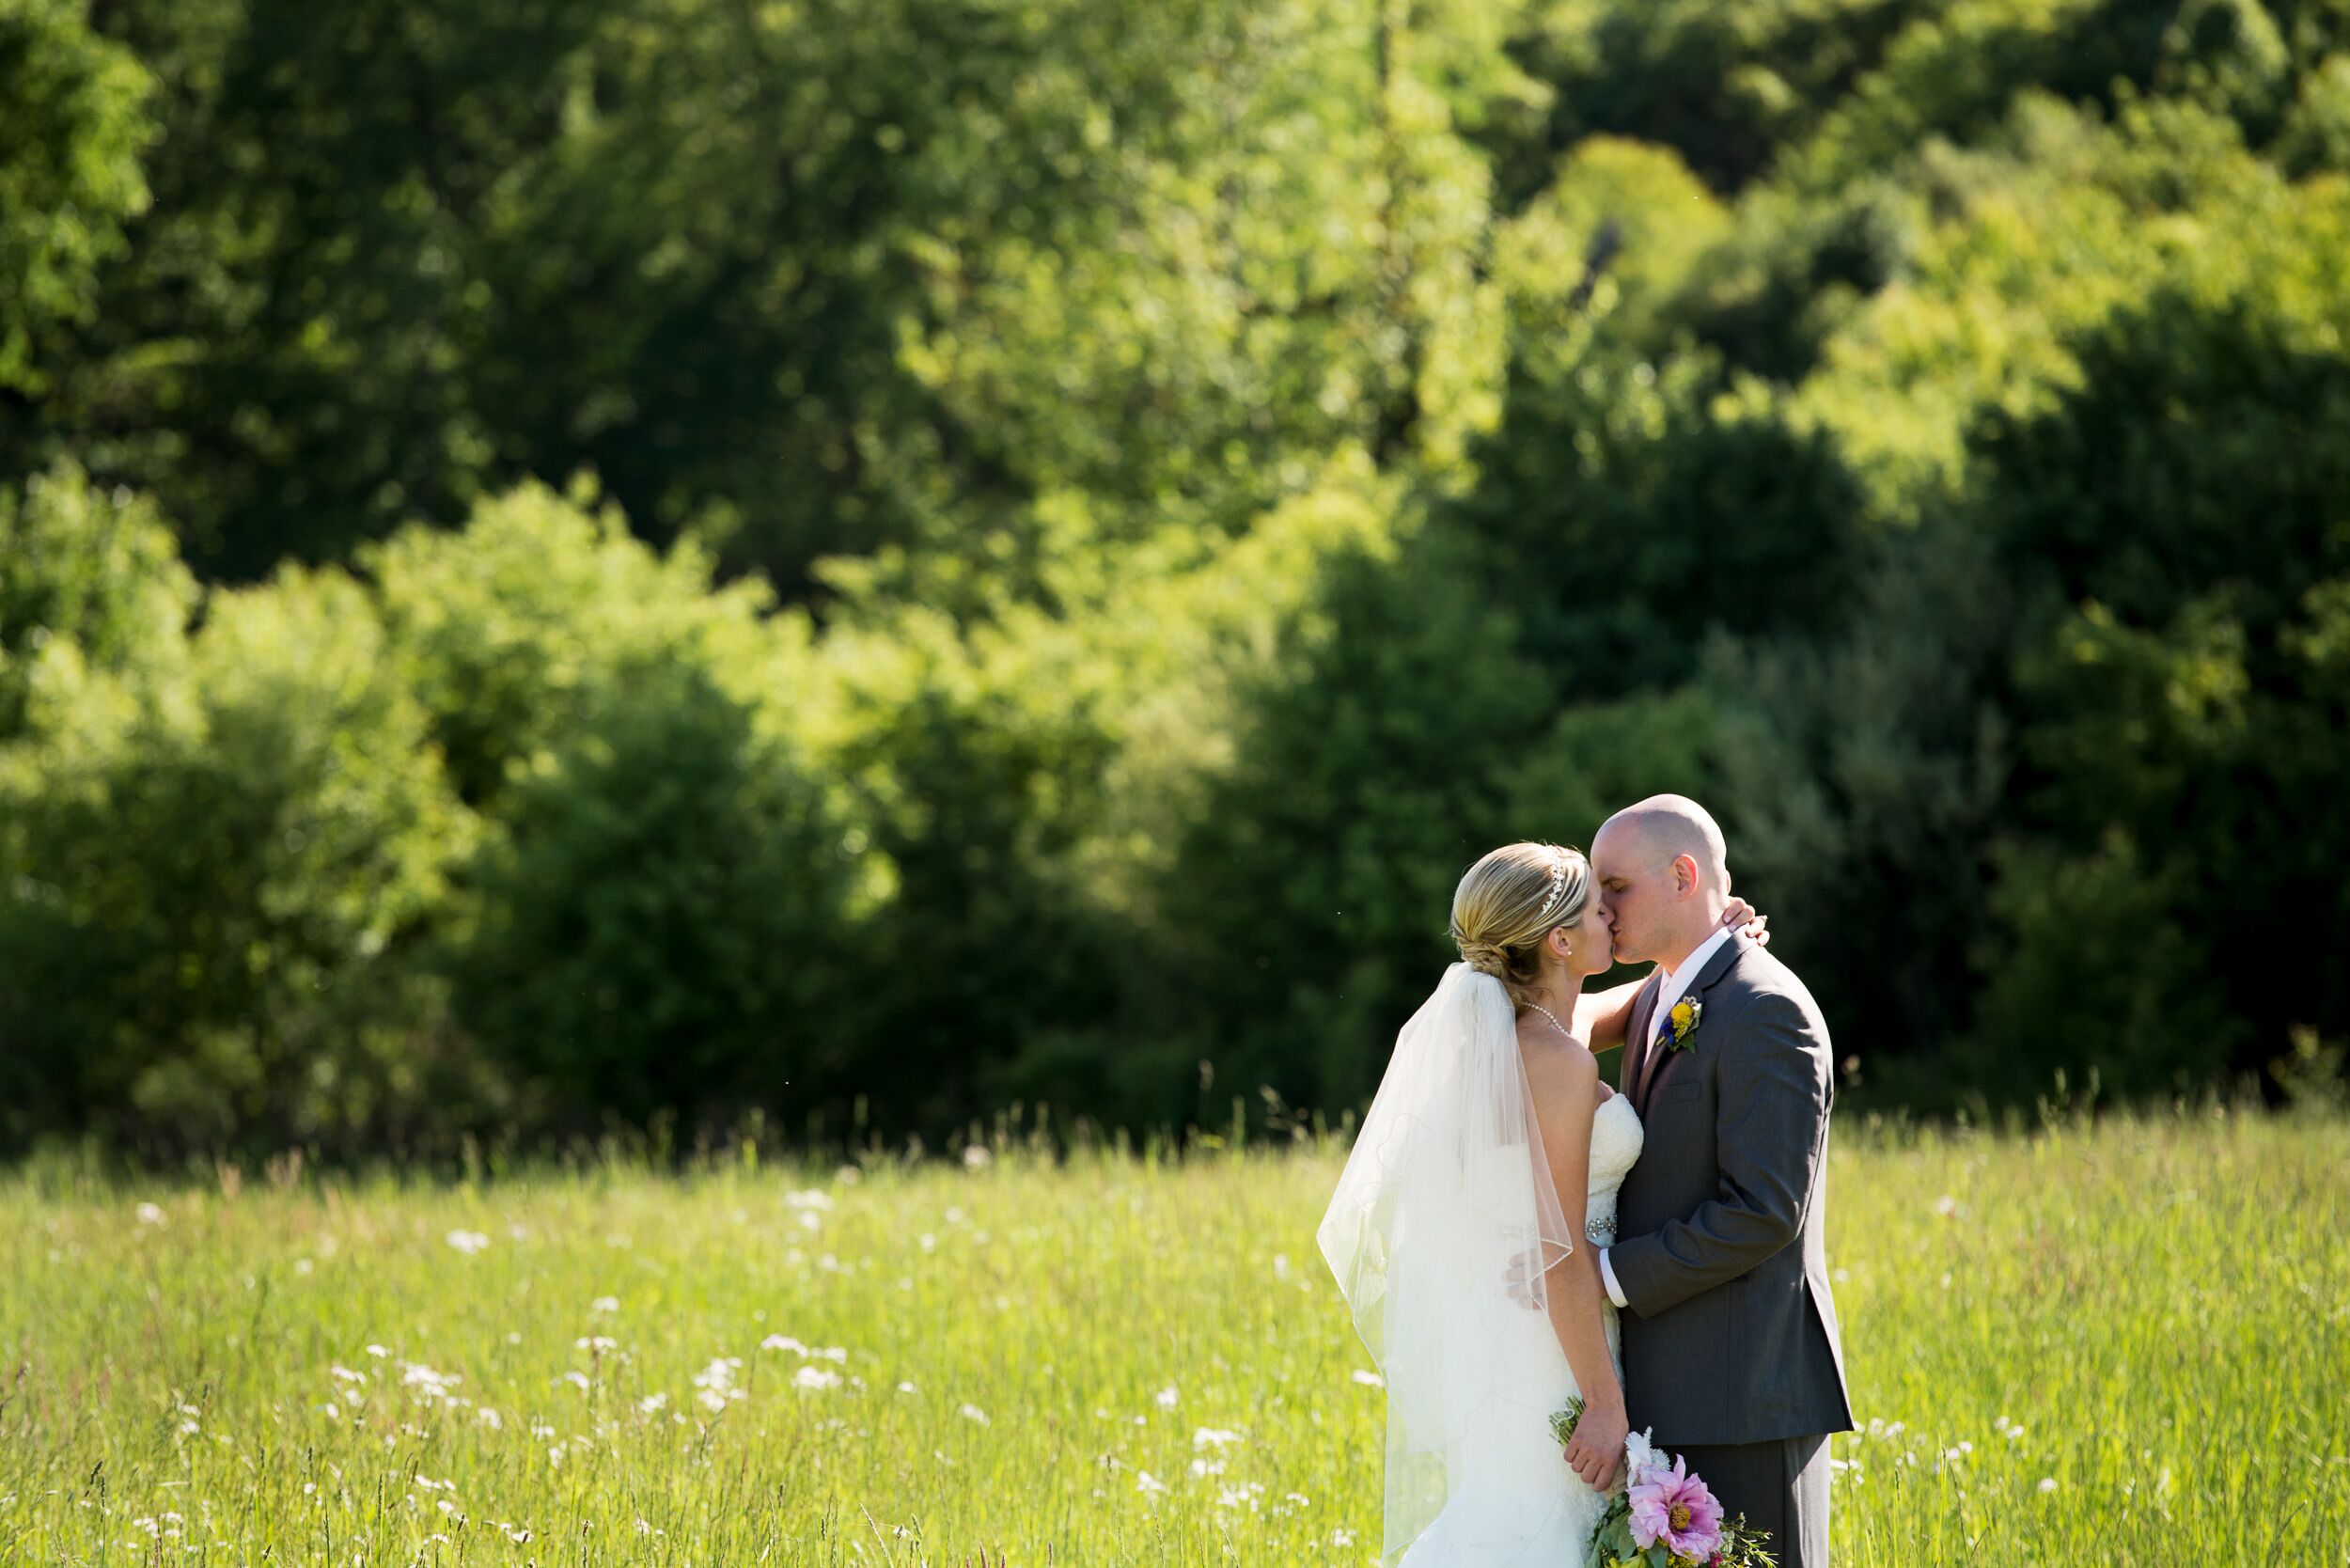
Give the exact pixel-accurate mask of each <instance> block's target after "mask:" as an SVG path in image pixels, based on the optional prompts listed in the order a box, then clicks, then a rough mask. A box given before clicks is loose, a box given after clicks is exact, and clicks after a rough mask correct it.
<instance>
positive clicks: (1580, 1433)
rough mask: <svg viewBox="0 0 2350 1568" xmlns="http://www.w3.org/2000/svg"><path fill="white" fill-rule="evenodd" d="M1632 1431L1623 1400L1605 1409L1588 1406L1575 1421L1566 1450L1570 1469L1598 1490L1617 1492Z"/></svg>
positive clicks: (1586, 1483)
mask: <svg viewBox="0 0 2350 1568" xmlns="http://www.w3.org/2000/svg"><path fill="white" fill-rule="evenodd" d="M1631 1432H1632V1423H1631V1421H1629V1420H1628V1419H1625V1416H1624V1410H1623V1402H1622V1400H1621V1399H1619V1400H1617V1401H1615V1402H1614V1403H1612V1404H1609V1405H1607V1406H1606V1407H1605V1408H1602V1407H1601V1406H1600V1405H1598V1404H1596V1403H1593V1404H1589V1405H1586V1406H1585V1407H1584V1410H1583V1414H1582V1415H1581V1416H1580V1417H1579V1418H1577V1419H1576V1420H1575V1436H1574V1437H1573V1438H1572V1439H1570V1440H1569V1442H1568V1443H1567V1446H1566V1448H1565V1449H1564V1450H1562V1451H1563V1453H1564V1455H1565V1457H1566V1461H1567V1468H1569V1469H1571V1470H1573V1471H1574V1472H1575V1474H1576V1475H1578V1476H1581V1477H1582V1478H1583V1483H1584V1484H1585V1485H1586V1486H1589V1487H1590V1489H1591V1490H1592V1491H1594V1492H1602V1493H1606V1492H1612V1491H1614V1490H1615V1489H1616V1475H1617V1472H1618V1471H1619V1470H1620V1469H1621V1468H1622V1465H1623V1440H1624V1438H1625V1437H1626V1436H1628V1435H1631Z"/></svg>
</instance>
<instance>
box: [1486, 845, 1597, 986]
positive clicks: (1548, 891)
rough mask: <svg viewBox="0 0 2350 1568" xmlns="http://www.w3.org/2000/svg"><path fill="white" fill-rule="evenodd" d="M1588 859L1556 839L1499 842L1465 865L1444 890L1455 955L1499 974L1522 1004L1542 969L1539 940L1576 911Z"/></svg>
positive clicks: (1579, 913) (1585, 895) (1587, 887)
mask: <svg viewBox="0 0 2350 1568" xmlns="http://www.w3.org/2000/svg"><path fill="white" fill-rule="evenodd" d="M1590 892H1591V863H1590V861H1589V860H1586V859H1585V858H1584V857H1583V852H1582V851H1581V850H1577V849H1571V848H1569V847H1567V846H1566V845H1564V844H1546V843H1540V842H1527V843H1518V844H1504V845H1502V846H1501V847H1500V848H1499V849H1497V850H1495V851H1493V852H1492V853H1491V854H1489V855H1486V856H1485V857H1484V858H1483V859H1481V860H1480V861H1478V863H1477V864H1476V865H1474V866H1471V867H1470V868H1469V869H1468V870H1467V872H1466V873H1465V875H1464V876H1463V877H1462V878H1461V885H1460V886H1458V887H1455V888H1454V889H1453V890H1452V940H1453V941H1454V942H1455V943H1456V944H1457V945H1458V946H1459V947H1460V949H1461V961H1462V962H1463V963H1464V964H1467V965H1468V966H1469V967H1470V968H1472V969H1475V970H1477V971H1479V972H1480V973H1481V974H1487V975H1491V976H1493V977H1494V978H1495V979H1496V980H1499V981H1501V983H1502V986H1503V987H1504V988H1505V989H1506V990H1507V991H1508V992H1509V993H1510V1000H1511V1002H1512V1004H1513V1005H1514V1006H1516V1007H1518V1008H1519V1009H1521V1010H1523V1009H1524V1008H1525V1006H1526V997H1527V996H1528V994H1529V993H1530V992H1532V990H1533V989H1534V982H1535V980H1538V979H1539V978H1540V977H1541V974H1542V947H1541V944H1542V940H1543V937H1545V936H1547V935H1549V934H1550V933H1551V932H1552V931H1553V930H1554V929H1555V928H1557V927H1559V926H1565V925H1573V924H1574V923H1575V921H1577V920H1579V919H1581V918H1582V917H1583V905H1584V902H1585V901H1587V900H1588V899H1589V898H1590Z"/></svg>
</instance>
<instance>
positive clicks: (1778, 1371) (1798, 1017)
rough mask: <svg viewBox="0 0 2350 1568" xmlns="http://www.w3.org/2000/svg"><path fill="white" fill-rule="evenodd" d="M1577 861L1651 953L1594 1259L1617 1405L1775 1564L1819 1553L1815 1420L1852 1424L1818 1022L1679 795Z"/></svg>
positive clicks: (1830, 1099) (1610, 912)
mask: <svg viewBox="0 0 2350 1568" xmlns="http://www.w3.org/2000/svg"><path fill="white" fill-rule="evenodd" d="M1590 860H1591V870H1592V873H1593V874H1594V875H1595V876H1596V877H1597V878H1598V881H1599V886H1600V889H1601V893H1600V900H1601V913H1602V916H1603V917H1604V918H1606V921H1607V925H1608V929H1609V931H1610V932H1611V933H1613V934H1614V937H1615V944H1616V958H1617V961H1618V962H1619V963H1628V964H1645V963H1650V962H1653V963H1656V964H1661V965H1663V967H1662V968H1661V969H1660V970H1659V971H1658V972H1657V973H1656V974H1655V975H1654V976H1653V977H1651V979H1650V980H1649V981H1648V983H1647V984H1646V985H1645V986H1643V987H1642V988H1641V990H1640V993H1639V995H1638V996H1637V998H1636V999H1635V1000H1634V1002H1633V1004H1632V1017H1631V1022H1630V1025H1629V1027H1628V1029H1627V1031H1626V1033H1625V1036H1624V1041H1625V1043H1624V1053H1623V1069H1622V1083H1621V1088H1622V1091H1623V1092H1624V1093H1626V1094H1629V1095H1630V1096H1631V1097H1632V1107H1633V1109H1635V1110H1637V1111H1638V1112H1639V1114H1640V1120H1641V1121H1642V1122H1643V1123H1644V1125H1645V1127H1646V1129H1647V1139H1646V1142H1645V1143H1644V1144H1643V1146H1642V1149H1641V1153H1640V1159H1639V1162H1638V1163H1637V1164H1636V1165H1635V1166H1634V1167H1633V1168H1632V1172H1631V1174H1630V1175H1629V1176H1627V1177H1625V1178H1624V1183H1623V1190H1622V1193H1621V1194H1619V1196H1618V1199H1617V1203H1618V1209H1617V1226H1618V1235H1619V1237H1620V1238H1621V1239H1619V1240H1618V1241H1617V1242H1616V1244H1615V1245H1614V1246H1612V1247H1607V1248H1606V1249H1605V1250H1603V1251H1602V1252H1601V1253H1600V1255H1599V1266H1600V1278H1601V1281H1602V1283H1603V1284H1604V1285H1605V1286H1606V1291H1607V1294H1608V1295H1609V1296H1610V1297H1611V1298H1613V1299H1614V1301H1615V1303H1616V1306H1617V1308H1618V1309H1619V1310H1620V1311H1621V1312H1622V1330H1623V1371H1624V1400H1625V1408H1626V1411H1627V1413H1628V1414H1629V1416H1630V1417H1631V1421H1632V1426H1633V1428H1634V1429H1635V1430H1638V1429H1640V1428H1642V1427H1650V1428H1653V1435H1654V1437H1655V1441H1656V1445H1657V1447H1659V1448H1660V1449H1663V1450H1667V1451H1668V1452H1671V1453H1678V1454H1680V1455H1682V1456H1683V1457H1684V1458H1685V1459H1687V1461H1688V1462H1689V1468H1690V1469H1691V1470H1693V1471H1695V1472H1696V1473H1698V1474H1700V1475H1701V1476H1703V1477H1704V1478H1705V1482H1706V1484H1707V1485H1708V1486H1709V1487H1711V1488H1712V1489H1713V1492H1714V1495H1715V1496H1716V1497H1718V1498H1719V1499H1720V1500H1721V1503H1722V1510H1723V1513H1724V1515H1725V1516H1726V1517H1735V1516H1736V1515H1738V1514H1739V1513H1744V1514H1745V1515H1746V1516H1747V1524H1749V1525H1751V1526H1753V1527H1755V1528H1756V1529H1763V1530H1768V1531H1769V1532H1770V1542H1769V1547H1768V1549H1769V1550H1770V1551H1771V1552H1773V1553H1774V1554H1775V1555H1776V1556H1777V1557H1778V1561H1779V1565H1780V1568H1825V1564H1826V1562H1827V1505H1828V1444H1827V1435H1828V1434H1830V1433H1832V1432H1849V1431H1851V1430H1852V1407H1851V1404H1850V1403H1849V1402H1848V1400H1847V1399H1846V1396H1845V1392H1844V1367H1843V1353H1842V1350H1841V1347H1840V1345H1839V1343H1838V1339H1837V1327H1836V1303H1835V1301H1834V1300H1833V1299H1832V1298H1831V1297H1830V1295H1829V1294H1828V1280H1827V1252H1826V1247H1825V1242H1824V1241H1823V1239H1822V1238H1823V1232H1824V1231H1825V1228H1826V1222H1827V1126H1828V1111H1829V1108H1830V1106H1831V1105H1832V1104H1833V1103H1834V1101H1835V1098H1836V1091H1835V1084H1834V1079H1833V1075H1832V1073H1831V1067H1832V1064H1833V1061H1834V1058H1832V1057H1831V1056H1830V1055H1829V1051H1828V1038H1827V1025H1826V1024H1825V1022H1824V1021H1823V1020H1822V1019H1821V1017H1820V1010H1819V1007H1818V1005H1817V1004H1815V1003H1814V1002H1813V1001H1812V999H1811V993H1810V992H1809V991H1807V990H1805V989H1804V985H1803V981H1801V980H1797V979H1796V978H1795V976H1794V972H1793V971H1792V970H1790V969H1789V968H1788V967H1787V965H1785V964H1781V963H1780V962H1778V960H1777V959H1775V958H1773V957H1772V956H1771V955H1770V954H1769V953H1768V952H1767V951H1765V950H1764V949H1763V948H1761V947H1759V946H1758V945H1756V944H1755V943H1754V942H1752V941H1751V940H1749V939H1748V938H1747V937H1745V936H1743V935H1738V934H1735V933H1731V932H1729V931H1726V930H1724V929H1723V927H1722V910H1723V907H1724V905H1725V903H1726V902H1728V900H1729V897H1730V870H1729V866H1728V864H1727V860H1728V856H1727V854H1726V852H1725V850H1724V847H1723V843H1722V832H1721V829H1720V828H1719V827H1717V826H1716V825H1715V823H1714V819H1713V818H1712V817H1711V816H1709V815H1707V814H1706V811H1705V808H1703V807H1701V806H1700V805H1699V804H1698V803H1697V802H1695V801H1693V800H1689V799H1687V798H1685V797H1684V796H1681V795H1655V796H1653V797H1651V798H1650V799H1647V800H1644V801H1641V802H1640V803H1639V804H1638V805H1637V806H1629V807H1626V808H1624V809H1622V811H1619V812H1617V813H1616V814H1615V815H1614V816H1612V817H1610V818H1608V819H1607V821H1606V823H1605V824H1604V825H1602V827H1601V828H1600V830H1599V837H1598V838H1596V839H1593V840H1592V841H1591V855H1590ZM1677 1004H1684V1005H1680V1006H1679V1007H1678V1009H1677Z"/></svg>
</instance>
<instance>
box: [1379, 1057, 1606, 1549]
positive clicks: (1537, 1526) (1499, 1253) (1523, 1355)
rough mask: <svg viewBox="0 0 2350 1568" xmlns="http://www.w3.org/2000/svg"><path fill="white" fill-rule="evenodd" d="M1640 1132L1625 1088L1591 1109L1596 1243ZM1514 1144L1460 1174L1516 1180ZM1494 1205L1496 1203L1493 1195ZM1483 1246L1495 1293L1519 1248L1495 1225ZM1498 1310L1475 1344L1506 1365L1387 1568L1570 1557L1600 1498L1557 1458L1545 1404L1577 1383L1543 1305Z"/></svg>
mask: <svg viewBox="0 0 2350 1568" xmlns="http://www.w3.org/2000/svg"><path fill="white" fill-rule="evenodd" d="M1641 1137H1642V1133H1641V1126H1640V1117H1639V1113H1638V1112H1637V1111H1635V1110H1634V1109H1633V1108H1632V1102H1631V1101H1630V1100H1629V1099H1627V1098H1626V1097H1625V1096H1623V1095H1622V1094H1618V1095H1615V1096H1613V1097H1612V1098H1610V1099H1608V1100H1607V1101H1606V1102H1605V1103H1603V1104H1602V1105H1600V1107H1599V1109H1598V1110H1597V1111H1596V1112H1594V1113H1593V1116H1592V1121H1591V1161H1590V1197H1589V1204H1588V1208H1587V1211H1586V1215H1585V1226H1586V1230H1587V1233H1588V1234H1589V1236H1590V1238H1591V1240H1592V1241H1593V1242H1594V1243H1595V1244H1597V1245H1606V1243H1607V1242H1610V1241H1612V1240H1613V1239H1614V1233H1615V1223H1616V1192H1617V1189H1618V1188H1619V1187H1621V1186H1622V1185H1623V1179H1624V1176H1625V1174H1626V1173H1627V1172H1628V1171H1630V1170H1631V1168H1632V1164H1633V1162H1634V1161H1635V1160H1637V1159H1638V1158H1639V1157H1640V1143H1641ZM1524 1148H1525V1146H1524V1145H1522V1144H1521V1145H1508V1146H1503V1147H1500V1148H1496V1149H1490V1150H1486V1151H1482V1152H1481V1158H1480V1159H1479V1161H1478V1164H1477V1166H1476V1168H1474V1169H1473V1170H1472V1172H1471V1173H1470V1181H1471V1183H1472V1184H1487V1185H1490V1186H1492V1187H1494V1188H1496V1190H1497V1189H1499V1188H1500V1187H1501V1185H1502V1184H1512V1183H1515V1184H1524V1183H1525V1182H1526V1180H1527V1165H1526V1160H1525V1155H1524ZM1481 1206H1482V1205H1481ZM1494 1206H1495V1207H1496V1208H1500V1207H1502V1205H1501V1204H1499V1203H1498V1202H1496V1204H1495V1205H1494ZM1482 1250H1484V1251H1486V1252H1488V1253H1489V1255H1490V1258H1491V1261H1492V1267H1491V1268H1490V1269H1489V1270H1487V1271H1486V1273H1487V1275H1488V1276H1489V1282H1490V1288H1491V1289H1492V1290H1494V1291H1496V1292H1505V1293H1506V1289H1507V1287H1506V1284H1505V1276H1506V1272H1507V1263H1508V1260H1509V1259H1510V1258H1511V1257H1512V1255H1514V1254H1515V1253H1516V1252H1517V1251H1518V1250H1519V1243H1518V1242H1517V1241H1515V1240H1514V1239H1513V1238H1511V1237H1509V1236H1503V1235H1496V1236H1495V1237H1493V1238H1491V1246H1490V1247H1485V1248H1482ZM1600 1312H1601V1315H1602V1318H1603V1320H1604V1323H1605V1326H1606V1336H1607V1354H1608V1356H1609V1358H1610V1359H1611V1360H1613V1361H1614V1362H1615V1363H1616V1371H1617V1374H1618V1375H1619V1376H1622V1371H1623V1353H1622V1345H1621V1342H1620V1341H1619V1339H1618V1330H1617V1325H1616V1309H1615V1307H1614V1305H1613V1304H1611V1303H1609V1302H1607V1301H1606V1300H1605V1299H1603V1300H1602V1301H1601V1302H1600ZM1498 1321H1500V1322H1501V1323H1503V1324H1505V1325H1507V1326H1506V1327H1505V1328H1504V1329H1503V1330H1502V1332H1501V1333H1500V1334H1498V1335H1497V1336H1496V1338H1495V1339H1494V1340H1493V1341H1491V1342H1489V1343H1488V1344H1486V1345H1485V1346H1484V1347H1483V1350H1482V1354H1484V1355H1487V1356H1491V1357H1492V1358H1493V1360H1494V1362H1495V1363H1496V1366H1497V1367H1506V1368H1508V1369H1509V1370H1510V1371H1511V1372H1512V1374H1513V1375H1512V1376H1509V1377H1506V1378H1503V1377H1496V1378H1494V1379H1493V1380H1492V1383H1491V1387H1492V1389H1493V1392H1492V1393H1491V1394H1490V1396H1489V1397H1488V1399H1487V1403H1486V1405H1485V1408H1484V1409H1483V1411H1482V1412H1481V1417H1480V1419H1477V1420H1475V1421H1474V1422H1471V1423H1470V1424H1469V1425H1468V1426H1467V1428H1466V1430H1465V1432H1464V1434H1463V1435H1462V1436H1461V1437H1460V1438H1459V1439H1458V1441H1457V1442H1455V1443H1454V1444H1453V1445H1452V1450H1453V1451H1451V1452H1449V1453H1448V1454H1447V1456H1446V1463H1447V1468H1448V1469H1449V1472H1450V1473H1451V1474H1453V1475H1455V1476H1457V1477H1459V1478H1460V1485H1459V1487H1458V1489H1457V1490H1455V1491H1454V1492H1453V1493H1452V1495H1451V1496H1450V1497H1448V1498H1447V1499H1446V1500H1445V1503H1444V1506H1443V1510H1442V1512H1440V1513H1438V1514H1437V1515H1436V1517H1435V1518H1434V1520H1433V1521H1432V1522H1431V1523H1430V1524H1429V1526H1428V1529H1426V1530H1425V1531H1423V1532H1422V1533H1421V1534H1420V1535H1419V1537H1418V1539H1417V1540H1415V1541H1413V1543H1412V1544H1411V1545H1410V1546H1409V1548H1407V1549H1406V1550H1405V1551H1404V1553H1403V1556H1402V1561H1401V1562H1400V1563H1399V1564H1398V1565H1397V1568H1502V1565H1503V1564H1505V1563H1523V1564H1526V1565H1528V1568H1534V1565H1537V1564H1539V1565H1541V1568H1580V1564H1581V1563H1582V1562H1583V1561H1584V1560H1585V1557H1586V1554H1587V1552H1588V1550H1589V1548H1590V1539H1591V1531H1592V1529H1595V1528H1596V1527H1597V1526H1598V1524H1599V1518H1600V1514H1601V1513H1603V1512H1605V1510H1606V1497H1603V1496H1602V1495H1601V1494H1600V1493H1597V1492H1594V1491H1592V1490H1591V1489H1590V1486H1588V1485H1586V1484H1585V1483H1584V1482H1583V1481H1582V1479H1581V1478H1580V1477H1578V1476H1577V1475H1576V1474H1575V1472H1574V1471H1573V1470H1571V1469H1569V1468H1568V1467H1567V1462H1566V1459H1565V1457H1564V1455H1563V1453H1562V1451H1561V1450H1560V1448H1559V1442H1558V1440H1557V1439H1556V1438H1555V1437H1553V1436H1552V1435H1551V1432H1550V1416H1551V1412H1553V1411H1555V1410H1557V1409H1559V1408H1560V1407H1561V1406H1562V1405H1564V1404H1565V1403H1566V1402H1567V1398H1568V1396H1569V1395H1571V1394H1573V1393H1575V1391H1576V1390H1575V1373H1574V1372H1573V1371H1571V1370H1570V1369H1569V1367H1568V1366H1567V1356H1566V1352H1565V1351H1564V1350H1562V1349H1560V1348H1559V1335H1558V1331H1557V1330H1556V1329H1554V1328H1553V1327H1552V1326H1551V1323H1550V1317H1549V1314H1548V1313H1547V1312H1544V1311H1541V1310H1537V1309H1519V1310H1518V1311H1516V1312H1515V1313H1513V1314H1512V1315H1510V1316H1508V1317H1506V1318H1502V1319H1500V1320H1498ZM1472 1375H1474V1374H1472Z"/></svg>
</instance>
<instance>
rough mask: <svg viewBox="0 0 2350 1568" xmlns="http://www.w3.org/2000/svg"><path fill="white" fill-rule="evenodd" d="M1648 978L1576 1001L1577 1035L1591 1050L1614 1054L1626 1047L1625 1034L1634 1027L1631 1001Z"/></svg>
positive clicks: (1651, 970)
mask: <svg viewBox="0 0 2350 1568" xmlns="http://www.w3.org/2000/svg"><path fill="white" fill-rule="evenodd" d="M1655 972H1656V966H1655V965H1654V964H1650V965H1649V975H1653V974H1654V973H1655ZM1649 975H1642V976H1641V977H1640V978H1639V979H1638V980H1626V981H1625V982H1624V983H1623V984H1622V985H1611V986H1609V987H1608V988H1607V989H1606V990H1605V991H1593V992H1589V993H1586V994H1584V995H1582V996H1576V997H1575V1033H1577V1034H1579V1035H1581V1036H1582V1037H1583V1038H1584V1039H1585V1040H1588V1041H1590V1043H1591V1049H1592V1050H1594V1051H1606V1050H1612V1049H1614V1048H1615V1047H1616V1046H1618V1045H1621V1044H1622V1043H1623V1037H1624V1031H1625V1030H1626V1029H1628V1028H1630V1027H1632V999H1633V998H1634V997H1635V996H1638V995H1639V994H1640V987H1642V986H1644V985H1646V984H1647V983H1648V980H1649Z"/></svg>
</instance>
